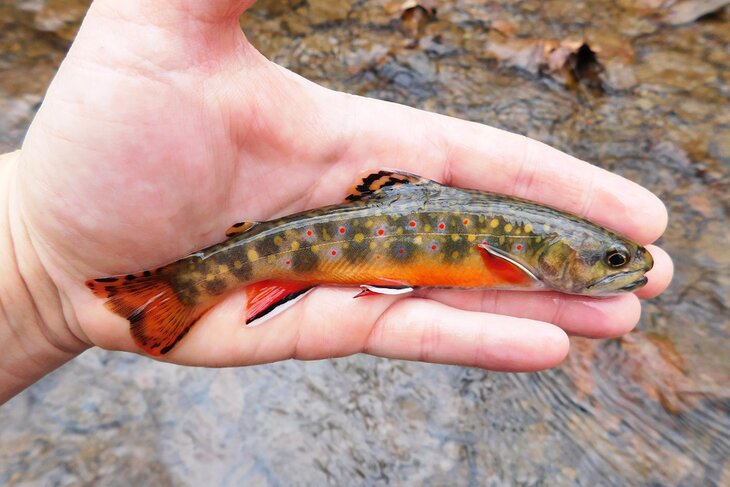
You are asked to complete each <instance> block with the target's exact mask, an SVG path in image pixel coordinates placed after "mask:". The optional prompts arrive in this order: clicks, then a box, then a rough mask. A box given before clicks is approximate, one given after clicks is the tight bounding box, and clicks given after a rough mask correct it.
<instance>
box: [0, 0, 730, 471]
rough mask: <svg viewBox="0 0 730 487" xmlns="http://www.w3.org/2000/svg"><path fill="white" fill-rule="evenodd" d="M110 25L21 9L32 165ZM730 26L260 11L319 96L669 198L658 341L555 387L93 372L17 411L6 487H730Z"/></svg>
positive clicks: (508, 11)
mask: <svg viewBox="0 0 730 487" xmlns="http://www.w3.org/2000/svg"><path fill="white" fill-rule="evenodd" d="M87 3H88V2H85V1H81V0H25V1H23V0H16V1H13V0H10V1H9V2H7V1H6V2H4V3H3V4H2V5H0V150H3V151H7V150H10V149H14V148H17V147H18V146H19V144H20V142H21V140H22V137H23V134H24V131H25V130H26V128H27V126H28V123H29V122H30V120H31V119H32V116H33V113H34V111H35V109H36V108H37V107H38V105H39V103H40V102H41V100H42V97H43V92H44V90H45V87H46V86H47V85H48V82H49V81H50V79H51V78H52V76H53V74H54V72H55V69H56V67H57V65H58V63H59V62H60V61H61V60H62V58H63V56H64V53H65V51H66V49H67V48H68V46H69V44H70V42H71V41H72V39H73V37H74V34H75V32H76V29H77V27H78V25H79V22H80V21H81V19H82V17H83V15H84V12H85V10H86V7H87ZM726 3H728V2H722V1H719V2H718V1H696V0H687V1H666V0H639V1H637V2H628V1H624V0H621V1H618V2H609V1H602V2H598V1H592V2H572V1H567V0H552V1H537V0H535V1H531V0H523V1H518V2H514V1H507V0H504V1H494V2H481V1H475V0H455V1H449V2H446V1H444V2H433V1H423V2H420V4H419V3H418V2H415V1H406V2H403V1H374V2H365V1H340V2H335V1H324V0H309V1H303V0H291V1H288V2H287V1H273V0H267V1H263V0H262V1H260V2H258V4H257V5H256V7H255V8H254V9H253V10H252V11H251V12H250V13H249V14H248V15H247V16H245V17H244V18H243V19H242V26H243V28H244V30H245V31H246V33H247V35H248V36H249V38H250V39H251V40H252V42H253V43H254V44H255V45H256V46H257V47H259V49H261V50H262V51H263V52H264V53H265V54H266V55H267V56H268V57H270V58H271V59H273V60H275V61H276V62H278V63H280V64H282V65H285V66H287V67H289V68H290V69H292V70H294V71H295V72H298V73H300V74H302V75H303V76H305V77H307V78H310V79H312V80H314V81H316V82H319V83H323V84H325V85H327V86H330V87H332V88H335V89H340V90H344V91H348V92H351V93H357V94H361V95H366V96H370V97H376V98H382V99H386V100H392V101H396V102H400V103H406V104H409V105H412V106H417V107H420V108H424V109H428V110H433V111H438V112H441V113H446V114H450V115H455V116H459V117H462V118H467V119H470V120H474V121H478V122H484V123H488V124H491V125H495V126H498V127H502V128H505V129H508V130H511V131H514V132H520V133H523V134H525V135H528V136H530V137H534V138H537V139H540V140H542V141H544V142H547V143H549V144H551V145H553V146H556V147H558V148H560V149H562V150H565V151H567V152H569V153H572V154H574V155H576V156H578V157H581V158H584V159H586V160H589V161H592V162H594V163H596V164H598V165H600V166H603V167H605V168H608V169H610V170H612V171H616V172H618V173H621V174H623V175H625V176H627V177H629V178H631V179H633V180H635V181H637V182H639V183H641V184H643V185H645V186H647V187H649V188H650V189H651V190H653V191H654V192H656V193H657V194H658V195H660V197H661V198H662V199H663V200H664V201H665V203H666V204H667V206H668V208H669V211H670V223H669V228H668V230H667V233H666V235H665V237H664V238H663V240H662V241H661V245H663V246H664V247H665V248H666V249H667V250H668V251H669V252H670V253H671V254H672V256H673V258H674V260H675V265H676V277H675V280H674V282H673V284H672V286H671V288H670V289H669V290H668V291H667V292H666V293H664V294H663V295H662V296H660V297H659V298H657V299H654V300H652V301H650V302H648V303H646V304H645V306H644V311H643V316H642V320H641V324H640V325H639V327H638V329H637V330H636V331H635V332H633V333H631V334H630V335H628V336H626V337H624V338H622V339H618V340H607V341H589V340H582V339H576V340H574V341H573V346H572V351H571V354H570V356H569V358H568V359H567V361H566V362H565V363H564V364H563V365H562V366H561V367H560V368H558V369H555V370H551V371H548V372H543V373H535V374H499V373H492V372H486V371H482V370H474V369H467V368H460V367H449V366H436V365H426V364H416V363H408V362H399V361H392V360H381V359H376V358H372V357H368V356H356V357H350V358H346V359H337V360H328V361H321V362H310V363H303V362H293V361H290V362H284V363H278V364H273V365H268V366H260V367H250V368H242V369H229V370H206V369H194V368H184V367H176V366H171V365H166V364H161V363H155V362H152V361H150V360H147V359H145V358H142V357H138V356H135V355H130V354H121V353H108V352H103V351H99V350H93V351H90V352H87V353H85V354H83V355H82V356H81V357H80V358H78V359H77V360H75V361H73V362H72V363H70V364H68V365H67V366H65V367H63V368H62V369H60V370H58V371H56V372H54V373H53V374H51V375H49V376H48V377H46V378H44V379H43V380H42V381H40V382H39V383H37V384H36V385H34V386H33V387H31V388H30V389H28V390H27V391H25V392H24V393H23V394H21V395H20V396H18V397H16V398H15V399H13V400H12V401H11V402H9V403H8V404H7V405H5V406H4V407H3V408H1V409H0V484H3V485H79V484H81V485H87V484H89V485H91V484H94V485H95V484H97V483H101V484H104V485H130V484H131V485H142V484H148V485H149V484H155V485H201V484H209V485H324V484H333V485H372V484H381V483H392V484H396V485H400V484H410V485H503V484H507V485H572V484H580V485H730V419H729V418H730V358H729V357H730V354H729V353H728V350H729V349H730V314H729V313H728V302H729V301H730V246H729V245H728V242H730V225H729V223H730V184H729V183H730V103H729V101H730V48H729V47H728V46H730V8H728V7H726V6H725V7H723V5H725V4H726ZM434 6H435V7H436V10H435V11H434V9H433V8H434Z"/></svg>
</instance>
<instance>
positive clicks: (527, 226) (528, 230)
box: [525, 223, 532, 233]
mask: <svg viewBox="0 0 730 487" xmlns="http://www.w3.org/2000/svg"><path fill="white" fill-rule="evenodd" d="M530 232H532V225H530V224H529V223H528V224H526V225H525V233H530Z"/></svg>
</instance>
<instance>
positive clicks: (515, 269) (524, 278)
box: [477, 245, 535, 284]
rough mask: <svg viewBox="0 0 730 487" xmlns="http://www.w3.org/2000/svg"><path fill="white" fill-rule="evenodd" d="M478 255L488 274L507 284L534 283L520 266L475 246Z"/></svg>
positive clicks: (530, 276)
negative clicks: (480, 256) (492, 274)
mask: <svg viewBox="0 0 730 487" xmlns="http://www.w3.org/2000/svg"><path fill="white" fill-rule="evenodd" d="M477 249H478V250H479V253H480V254H481V255H482V259H483V260H484V264H485V265H486V266H487V269H489V271H490V272H492V273H494V274H495V275H497V276H499V277H501V278H502V280H503V281H504V282H505V283H507V284H528V283H534V282H535V278H534V277H533V276H532V275H531V274H529V273H528V272H526V271H525V270H524V269H522V268H521V267H520V266H518V265H516V264H514V263H512V262H510V261H509V260H508V259H507V258H505V257H502V256H501V255H499V254H497V253H494V252H490V251H489V250H487V249H486V248H484V247H483V246H482V245H477Z"/></svg>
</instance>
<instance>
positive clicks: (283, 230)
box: [87, 171, 651, 354]
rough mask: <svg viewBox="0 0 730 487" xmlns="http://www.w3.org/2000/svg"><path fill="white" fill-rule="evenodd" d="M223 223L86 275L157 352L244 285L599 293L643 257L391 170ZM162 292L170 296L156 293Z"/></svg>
mask: <svg viewBox="0 0 730 487" xmlns="http://www.w3.org/2000/svg"><path fill="white" fill-rule="evenodd" d="M229 235H231V237H230V238H228V239H227V240H225V241H223V242H222V243H220V244H217V245H213V246H211V247H208V248H206V249H203V250H200V251H198V252H195V253H194V254H192V255H190V256H189V257H187V258H184V259H182V260H179V261H177V262H175V263H173V264H170V265H168V266H165V267H162V268H160V269H156V270H153V271H145V272H144V273H139V274H132V275H126V276H117V277H112V278H102V279H97V280H90V281H88V282H87V285H88V286H89V287H90V288H91V289H92V291H94V292H95V293H96V294H97V295H98V296H101V297H104V298H107V299H108V301H107V306H108V307H109V308H110V309H112V310H113V311H115V312H116V313H118V314H120V315H122V316H124V317H126V318H127V319H129V321H130V323H131V325H132V333H133V336H135V339H136V340H137V342H138V343H139V344H140V346H141V347H142V348H143V349H145V350H146V351H147V352H149V353H152V354H159V353H165V352H166V351H169V350H170V349H171V348H172V347H173V346H174V345H175V343H177V342H178V341H179V340H180V338H181V337H182V336H183V335H184V334H185V332H186V331H187V329H189V327H190V326H191V325H192V323H194V322H195V320H196V319H197V318H198V317H199V316H200V314H202V312H204V311H205V310H206V309H208V308H210V307H211V306H212V305H214V304H215V303H217V302H218V301H220V299H222V297H223V296H225V295H226V294H227V293H229V292H230V291H231V290H233V289H237V288H241V287H245V286H248V288H249V291H250V293H247V294H250V295H249V307H251V306H253V308H252V309H253V311H252V314H254V315H255V316H254V318H256V317H258V316H260V315H263V314H266V313H268V312H270V311H271V310H273V309H274V308H275V307H276V306H277V305H279V304H281V303H283V302H286V301H288V300H290V299H293V297H296V296H299V295H301V294H302V293H303V292H305V291H306V290H307V289H310V288H311V287H313V286H317V285H322V284H332V285H364V286H366V287H367V289H368V290H369V291H370V292H383V293H392V292H396V291H398V290H403V291H407V290H409V289H412V288H417V287H455V288H495V289H545V288H548V289H555V290H558V291H563V292H568V293H574V294H587V295H601V294H610V293H615V292H626V291H631V290H633V289H636V288H637V287H640V286H641V285H643V283H645V282H646V281H645V277H643V274H644V273H645V272H646V271H647V270H648V269H649V268H651V257H650V256H649V254H648V253H646V252H645V250H644V249H643V248H642V247H640V246H639V245H638V244H635V243H634V242H631V241H629V240H628V239H625V238H623V237H621V236H619V235H616V234H614V233H612V232H610V231H608V230H606V229H603V228H601V227H598V226H597V225H594V224H592V223H590V222H588V221H586V220H584V219H581V218H579V217H577V216H574V215H569V214H566V213H564V212H561V211H558V210H556V209H553V208H550V207H546V206H543V205H539V204H537V203H533V202H530V201H526V200H521V199H517V198H510V197H505V196H502V195H497V194H493V193H487V192H481V191H476V190H468V189H459V188H453V187H448V186H443V185H440V184H438V183H435V182H433V181H429V180H425V179H422V178H419V177H417V176H414V175H409V174H405V173H397V172H389V171H380V172H378V173H373V174H371V175H369V176H368V177H366V178H364V179H363V180H362V182H361V183H360V184H358V185H356V187H355V189H354V190H353V193H352V194H351V195H350V196H348V198H347V200H346V202H345V203H343V204H338V205H331V206H326V207H323V208H319V209H315V210H310V211H305V212H301V213H297V214H294V215H288V216H284V217H281V218H278V219H274V220H270V221H267V222H261V223H253V222H243V223H240V224H237V225H234V226H233V227H232V228H231V229H229ZM153 293H156V294H153ZM160 295H163V296H167V297H168V298H169V299H167V301H165V302H164V304H163V303H162V302H160V303H158V296H160ZM168 295H169V296H168ZM150 296H151V298H150ZM150 299H151V300H150ZM252 302H253V303H254V304H253V305H251V303H252ZM171 303H172V304H171ZM176 303H178V304H179V306H178V304H176ZM173 305H175V306H178V308H177V312H178V313H187V314H186V315H185V318H184V319H183V318H180V317H179V316H178V317H175V320H174V323H175V324H180V323H182V325H179V326H176V327H170V326H168V327H167V328H164V327H161V326H160V323H162V325H165V323H168V322H169V319H170V318H169V317H168V315H169V314H170V312H171V311H172V312H174V311H176V310H175V309H172V310H171V309H170V308H171V307H172V306H173ZM163 329H164V330H167V331H165V332H164V333H163V331H161V330H163ZM170 330H172V331H170Z"/></svg>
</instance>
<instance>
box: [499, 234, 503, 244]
mask: <svg viewBox="0 0 730 487" xmlns="http://www.w3.org/2000/svg"><path fill="white" fill-rule="evenodd" d="M499 243H500V245H501V244H503V243H504V235H502V236H501V237H499Z"/></svg>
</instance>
